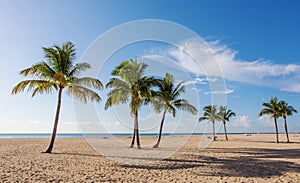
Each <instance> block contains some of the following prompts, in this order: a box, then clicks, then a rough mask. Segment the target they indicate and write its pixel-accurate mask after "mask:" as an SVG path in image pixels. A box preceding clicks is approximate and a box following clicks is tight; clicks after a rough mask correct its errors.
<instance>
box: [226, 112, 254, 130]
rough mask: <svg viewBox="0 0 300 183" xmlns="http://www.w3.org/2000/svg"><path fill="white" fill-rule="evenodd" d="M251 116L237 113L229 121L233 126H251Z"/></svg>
mask: <svg viewBox="0 0 300 183" xmlns="http://www.w3.org/2000/svg"><path fill="white" fill-rule="evenodd" d="M251 121H252V120H251V118H250V116H248V115H238V116H236V117H235V119H234V120H233V121H232V123H230V124H231V125H232V126H234V127H242V128H247V129H248V128H250V127H251Z"/></svg>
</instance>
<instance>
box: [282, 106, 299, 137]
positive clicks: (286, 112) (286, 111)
mask: <svg viewBox="0 0 300 183" xmlns="http://www.w3.org/2000/svg"><path fill="white" fill-rule="evenodd" d="M278 108H279V113H280V115H281V116H282V117H283V119H284V129H285V134H286V141H287V142H290V139H289V133H288V129H287V122H286V117H287V116H292V115H293V113H297V110H296V109H294V107H293V106H291V105H289V104H288V103H287V102H285V101H280V102H279V103H278Z"/></svg>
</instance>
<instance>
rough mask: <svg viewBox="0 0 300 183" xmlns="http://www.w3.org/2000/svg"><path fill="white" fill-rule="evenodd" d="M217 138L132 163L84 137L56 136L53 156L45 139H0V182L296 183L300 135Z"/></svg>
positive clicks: (144, 140)
mask: <svg viewBox="0 0 300 183" xmlns="http://www.w3.org/2000/svg"><path fill="white" fill-rule="evenodd" d="M218 137H219V138H218V141H215V142H212V143H210V144H209V146H208V147H207V148H205V149H203V150H199V142H200V141H201V139H202V136H193V137H191V138H190V139H189V140H188V141H187V143H186V145H185V146H184V147H182V148H181V149H179V150H178V151H177V152H176V153H174V154H173V155H171V156H170V157H168V158H166V159H164V160H162V161H156V162H154V163H148V164H136V165H135V164H130V163H124V162H118V161H114V160H112V159H111V158H108V157H106V156H104V155H103V154H101V153H100V152H97V151H95V150H94V149H93V148H92V147H91V146H90V145H89V143H87V141H86V140H85V139H83V138H73V139H66V138H59V139H57V141H56V144H55V147H54V151H53V153H52V154H45V153H41V152H42V151H44V150H45V148H46V147H47V145H48V143H49V139H46V138H45V139H34V138H32V139H0V144H1V145H0V155H1V158H0V182H300V134H291V135H290V140H291V143H284V141H285V136H284V135H283V134H281V135H280V140H281V142H282V143H280V144H276V143H274V140H275V136H274V135H272V134H269V135H266V134H264V135H261V134H255V135H251V136H246V135H229V141H225V140H224V137H223V136H222V135H219V136H218ZM171 138H183V137H171ZM102 140H109V139H102ZM120 140H121V141H125V142H126V143H127V142H129V141H130V139H129V138H125V137H120ZM202 140H203V139H202ZM141 142H142V145H143V144H147V143H149V144H151V143H152V142H155V138H154V137H142V139H141ZM145 146H146V145H145ZM145 148H146V149H147V147H145ZM128 149H129V148H128ZM134 151H135V152H138V153H139V151H140V152H142V151H143V150H137V149H135V150H134ZM158 151H159V150H158ZM147 158H148V157H147Z"/></svg>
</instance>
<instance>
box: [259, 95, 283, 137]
mask: <svg viewBox="0 0 300 183" xmlns="http://www.w3.org/2000/svg"><path fill="white" fill-rule="evenodd" d="M262 105H263V106H264V107H265V108H263V109H262V110H261V111H260V112H259V113H258V116H262V115H271V118H273V119H274V124H275V130H276V142H277V143H279V139H278V127H277V118H278V117H279V116H280V111H279V108H278V98H277V97H274V98H273V97H272V98H271V100H270V101H269V102H264V103H263V104H262Z"/></svg>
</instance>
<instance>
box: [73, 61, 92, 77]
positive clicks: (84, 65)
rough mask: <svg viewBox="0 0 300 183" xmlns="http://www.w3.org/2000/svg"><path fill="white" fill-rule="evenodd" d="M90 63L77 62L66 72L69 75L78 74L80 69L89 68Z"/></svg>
mask: <svg viewBox="0 0 300 183" xmlns="http://www.w3.org/2000/svg"><path fill="white" fill-rule="evenodd" d="M90 68H91V65H90V64H88V63H78V64H76V65H75V66H74V67H72V68H70V72H69V74H68V76H69V77H74V76H78V75H79V74H80V72H81V71H85V70H87V69H90Z"/></svg>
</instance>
